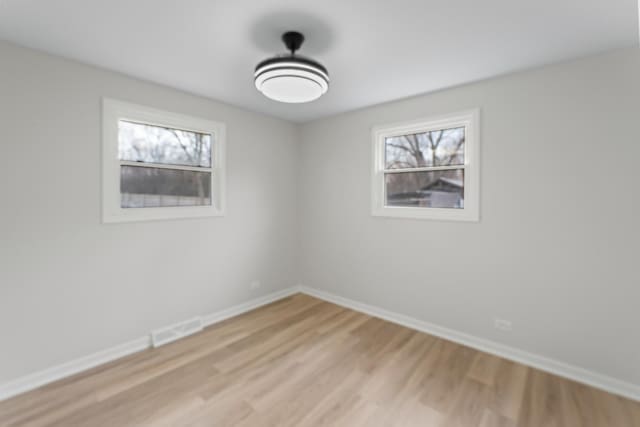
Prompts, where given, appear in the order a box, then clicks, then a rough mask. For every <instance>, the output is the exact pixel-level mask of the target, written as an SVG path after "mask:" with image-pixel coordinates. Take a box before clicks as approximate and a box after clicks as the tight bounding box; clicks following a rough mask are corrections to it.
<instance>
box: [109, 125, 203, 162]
mask: <svg viewBox="0 0 640 427" xmlns="http://www.w3.org/2000/svg"><path fill="white" fill-rule="evenodd" d="M118 129H119V131H118V152H119V156H120V160H125V161H129V162H147V163H163V164H171V165H185V166H202V167H207V168H208V167H211V135H209V134H204V133H197V132H191V131H187V130H180V129H171V128H166V127H161V126H152V125H146V124H142V123H133V122H127V121H124V120H120V122H119V123H118Z"/></svg>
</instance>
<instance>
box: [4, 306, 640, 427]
mask: <svg viewBox="0 0 640 427" xmlns="http://www.w3.org/2000/svg"><path fill="white" fill-rule="evenodd" d="M320 425H327V426H349V427H355V426H367V427H375V426H482V427H487V426H522V427H528V426H531V427H543V426H557V427H560V426H562V427H572V426H612V427H625V426H630V427H631V426H635V427H638V426H640V404H638V403H636V402H632V401H630V400H626V399H623V398H621V397H618V396H614V395H611V394H608V393H605V392H603V391H599V390H596V389H593V388H590V387H587V386H584V385H581V384H577V383H575V382H572V381H568V380H565V379H562V378H559V377H556V376H553V375H550V374H547V373H544V372H541V371H538V370H535V369H531V368H527V367H526V366H523V365H520V364H517V363H513V362H509V361H507V360H504V359H501V358H498V357H494V356H491V355H488V354H485V353H481V352H478V351H476V350H473V349H470V348H467V347H463V346H461V345H458V344H454V343H452V342H449V341H445V340H443V339H439V338H436V337H433V336H430V335H426V334H423V333H420V332H416V331H413V330H411V329H407V328H404V327H402V326H398V325H395V324H392V323H389V322H386V321H383V320H380V319H377V318H372V317H370V316H367V315H364V314H361V313H357V312H355V311H352V310H349V309H345V308H342V307H339V306H336V305H333V304H329V303H327V302H323V301H320V300H317V299H314V298H312V297H309V296H306V295H295V296H292V297H289V298H286V299H284V300H281V301H278V302H275V303H273V304H270V305H268V306H265V307H262V308H259V309H257V310H254V311H252V312H250V313H247V314H244V315H242V316H238V317H236V318H233V319H230V320H227V321H225V322H222V323H219V324H216V325H214V326H212V327H209V328H207V329H205V330H204V332H202V333H199V334H197V335H194V336H191V337H189V338H186V339H183V340H180V341H178V342H175V343H173V344H169V345H167V346H164V347H161V348H158V349H150V350H146V351H143V352H140V353H137V354H134V355H131V356H129V357H126V358H123V359H120V360H117V361H115V362H112V363H109V364H106V365H104V366H101V367H98V368H95V369H92V370H90V371H87V372H85V373H82V374H79V375H76V376H74V377H71V378H68V379H65V380H62V381H58V382H56V383H53V384H50V385H48V386H45V387H42V388H40V389H38V390H35V391H31V392H29V393H26V394H23V395H21V396H17V397H15V398H12V399H9V400H7V401H4V402H0V426H30V427H37V426H63V427H72V426H87V427H102V426H108V427H123V426H180V427H182V426H216V427H221V426H245V427H246V426H259V427H270V426H320Z"/></svg>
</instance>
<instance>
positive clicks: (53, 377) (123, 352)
mask: <svg viewBox="0 0 640 427" xmlns="http://www.w3.org/2000/svg"><path fill="white" fill-rule="evenodd" d="M298 292H299V289H298V287H297V286H293V287H291V288H287V289H284V290H281V291H278V292H274V293H271V294H269V295H265V296H263V297H259V298H255V299H253V300H251V301H247V302H245V303H242V304H238V305H235V306H233V307H230V308H227V309H225V310H222V311H219V312H216V313H212V314H207V315H205V316H202V321H203V323H204V325H205V326H210V325H213V324H214V323H217V322H221V321H223V320H226V319H229V318H231V317H234V316H237V315H240V314H242V313H246V312H247V311H251V310H253V309H256V308H258V307H261V306H263V305H266V304H269V303H272V302H274V301H277V300H280V299H283V298H286V297H288V296H291V295H294V294H296V293H298ZM150 346H151V341H150V339H149V335H145V336H144V337H140V338H136V339H134V340H132V341H129V342H126V343H123V344H120V345H117V346H115V347H111V348H108V349H105V350H101V351H98V352H97V353H93V354H90V355H88V356H84V357H80V358H78V359H75V360H72V361H69V362H66V363H63V364H60V365H57V366H53V367H51V368H47V369H44V370H42V371H39V372H34V373H32V374H28V375H25V376H23V377H20V378H17V379H14V380H12V381H9V382H6V383H4V384H0V401H2V400H5V399H8V398H10V397H13V396H16V395H18V394H21V393H25V392H27V391H30V390H33V389H36V388H38V387H42V386H43V385H46V384H49V383H52V382H54V381H57V380H60V379H63V378H66V377H69V376H71V375H75V374H78V373H80V372H83V371H86V370H87V369H91V368H94V367H96V366H99V365H102V364H104V363H107V362H111V361H113V360H116V359H119V358H121V357H124V356H128V355H130V354H133V353H136V352H139V351H142V350H145V349H147V348H149V347H150Z"/></svg>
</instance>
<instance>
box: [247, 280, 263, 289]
mask: <svg viewBox="0 0 640 427" xmlns="http://www.w3.org/2000/svg"><path fill="white" fill-rule="evenodd" d="M250 286H251V290H254V291H255V290H256V289H258V288H259V287H260V286H262V283H260V281H259V280H254V281H253V282H251V285H250Z"/></svg>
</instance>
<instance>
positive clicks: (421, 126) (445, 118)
mask: <svg viewBox="0 0 640 427" xmlns="http://www.w3.org/2000/svg"><path fill="white" fill-rule="evenodd" d="M455 127H464V128H465V138H466V140H465V156H464V157H465V160H464V165H451V166H446V167H428V168H413V169H407V170H402V171H397V170H393V171H389V170H385V160H384V144H385V138H389V137H393V136H400V135H409V134H413V133H419V132H429V131H433V130H440V129H450V128H455ZM371 138H372V149H371V162H372V165H371V215H373V216H381V217H394V218H414V219H433V220H445V221H447V220H452V221H474V222H477V221H479V220H480V109H478V108H476V109H473V110H468V111H462V112H458V113H453V114H447V115H442V116H437V117H429V118H425V119H421V120H413V121H410V122H404V123H392V124H387V125H380V126H375V127H374V128H373V129H372V130H371ZM443 169H464V171H465V172H464V193H465V194H464V208H462V209H443V208H419V207H402V206H385V194H384V192H385V190H384V189H385V183H384V175H385V173H401V172H412V171H415V170H443Z"/></svg>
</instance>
